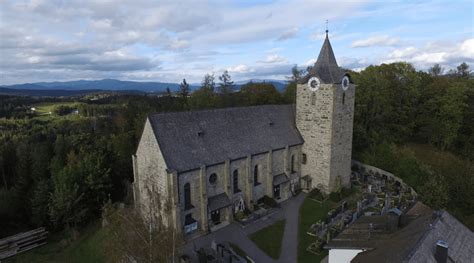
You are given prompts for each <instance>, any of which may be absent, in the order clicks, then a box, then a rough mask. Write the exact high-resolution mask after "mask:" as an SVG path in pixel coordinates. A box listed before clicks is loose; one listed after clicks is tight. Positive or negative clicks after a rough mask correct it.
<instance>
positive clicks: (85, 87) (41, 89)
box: [0, 79, 286, 96]
mask: <svg viewBox="0 0 474 263" xmlns="http://www.w3.org/2000/svg"><path fill="white" fill-rule="evenodd" d="M250 81H252V82H254V83H262V82H267V83H271V84H273V85H274V86H275V88H276V89H277V90H279V91H280V92H281V91H283V90H284V88H285V86H286V82H285V81H283V80H265V79H263V80H262V79H250V80H245V81H237V82H235V90H236V91H238V90H240V88H241V86H242V85H244V84H246V83H248V82H250ZM199 86H200V84H198V83H196V84H190V87H191V90H195V89H198V88H199ZM166 88H169V89H170V90H171V92H176V91H178V90H179V84H177V83H166V82H139V81H123V80H116V79H102V80H77V81H65V82H36V83H25V84H15V85H8V86H3V87H0V93H2V94H9V95H23V96H77V95H81V94H87V93H92V92H104V91H118V92H125V93H136V91H138V92H146V93H152V92H153V93H154V92H157V93H161V92H165V91H166ZM134 91H135V92H134Z"/></svg>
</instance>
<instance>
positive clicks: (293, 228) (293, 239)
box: [277, 193, 306, 263]
mask: <svg viewBox="0 0 474 263" xmlns="http://www.w3.org/2000/svg"><path fill="white" fill-rule="evenodd" d="M305 196H306V194H304V193H301V194H299V195H298V196H296V197H294V198H292V199H290V200H288V201H287V202H286V203H285V204H284V205H283V207H282V208H283V209H282V212H283V214H284V217H285V219H286V224H285V232H284V234H283V240H282V244H281V254H280V258H279V259H278V261H277V262H285V263H286V262H297V260H298V225H299V222H298V219H299V209H300V206H301V204H303V201H304V199H305Z"/></svg>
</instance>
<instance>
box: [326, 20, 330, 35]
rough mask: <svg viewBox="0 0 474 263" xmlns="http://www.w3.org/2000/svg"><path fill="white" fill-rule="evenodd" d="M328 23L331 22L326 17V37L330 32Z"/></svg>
mask: <svg viewBox="0 0 474 263" xmlns="http://www.w3.org/2000/svg"><path fill="white" fill-rule="evenodd" d="M328 23H329V21H328V20H327V19H326V37H327V36H328V32H329V30H328Z"/></svg>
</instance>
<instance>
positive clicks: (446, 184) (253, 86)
mask: <svg viewBox="0 0 474 263" xmlns="http://www.w3.org/2000/svg"><path fill="white" fill-rule="evenodd" d="M304 74H305V71H300V70H298V68H297V67H295V68H293V71H292V75H291V76H289V77H288V85H287V86H286V88H285V90H284V92H283V93H280V92H279V91H278V90H277V89H276V88H275V87H274V86H273V85H272V84H269V83H248V84H246V85H243V86H242V87H241V89H240V91H237V92H235V91H234V90H233V88H232V87H233V81H232V79H231V76H230V75H229V74H228V72H224V73H223V74H222V75H221V76H218V78H217V79H216V77H215V76H214V75H211V74H207V75H206V76H204V77H203V80H202V84H201V87H200V88H199V89H198V90H195V91H191V90H190V87H189V84H188V83H187V82H186V80H183V82H182V83H181V84H180V90H179V92H178V93H174V94H172V93H171V92H169V90H168V92H165V93H163V94H159V95H157V94H147V95H137V94H135V95H130V94H129V95H127V94H89V95H86V96H79V97H63V98H45V97H41V98H37V97H17V96H0V130H1V134H0V238H1V237H4V236H7V235H11V234H15V233H17V232H20V231H23V230H27V229H31V228H34V227H37V226H45V227H47V229H48V230H49V231H51V232H53V233H54V232H60V231H63V230H70V229H81V228H84V227H86V226H87V225H88V224H90V223H92V222H96V221H97V220H99V219H100V218H101V213H102V208H103V207H104V204H105V203H107V202H108V201H109V200H110V201H111V202H124V203H130V202H131V199H132V197H131V196H132V193H131V191H130V189H131V188H130V187H131V181H132V178H133V172H132V162H131V156H132V154H133V153H134V152H135V150H136V147H137V143H138V141H139V138H140V135H141V132H142V129H143V126H144V120H145V118H146V116H147V114H150V113H154V112H171V111H184V110H199V109H208V108H219V107H237V106H247V105H261V104H290V103H294V96H295V88H296V82H297V81H298V80H299V79H300V78H301V77H302V76H303V75H304ZM350 74H351V78H352V80H353V81H354V83H356V85H357V86H356V104H355V116H354V139H353V158H354V159H357V160H360V161H363V162H365V163H368V164H371V165H375V166H378V167H380V168H382V169H385V170H388V171H390V172H393V173H395V174H396V175H398V176H399V177H401V178H403V179H404V180H405V181H406V182H408V183H409V184H410V185H411V186H413V187H414V188H415V190H416V191H417V192H418V193H419V194H420V196H421V199H422V200H423V201H424V202H425V203H427V204H428V205H430V206H432V207H434V208H436V209H446V210H448V211H449V212H451V213H453V215H455V216H456V217H457V218H458V219H460V220H461V221H462V222H463V223H465V224H466V225H467V226H469V227H470V228H471V229H474V214H473V212H474V165H473V162H474V133H473V132H474V79H473V78H472V74H471V73H470V69H469V67H468V66H467V64H465V63H463V64H461V65H459V67H458V68H457V70H452V71H449V72H447V73H446V74H443V69H442V68H441V67H440V66H439V65H435V66H433V67H432V68H431V69H430V70H429V71H428V72H424V71H418V70H416V69H415V68H414V67H413V66H412V65H410V64H408V63H402V62H400V63H392V64H382V65H379V66H369V67H367V68H366V69H364V70H362V71H361V72H351V73H350ZM33 108H34V109H33Z"/></svg>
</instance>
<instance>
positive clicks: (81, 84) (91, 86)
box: [5, 79, 179, 92]
mask: <svg viewBox="0 0 474 263" xmlns="http://www.w3.org/2000/svg"><path fill="white" fill-rule="evenodd" d="M5 87H6V88H9V89H30V90H115V91H120V90H139V91H145V92H162V91H166V88H169V89H170V90H171V91H177V90H178V89H179V84H176V83H164V82H138V81H122V80H116V79H102V80H77V81H66V82H37V83H26V84H16V85H10V86H5Z"/></svg>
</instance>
